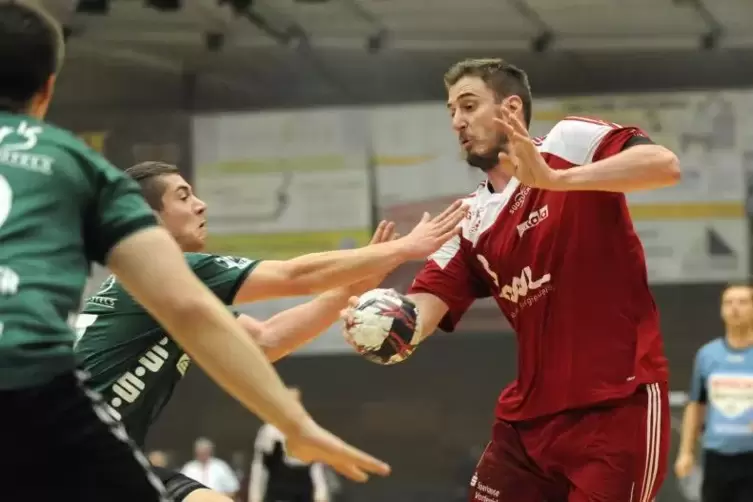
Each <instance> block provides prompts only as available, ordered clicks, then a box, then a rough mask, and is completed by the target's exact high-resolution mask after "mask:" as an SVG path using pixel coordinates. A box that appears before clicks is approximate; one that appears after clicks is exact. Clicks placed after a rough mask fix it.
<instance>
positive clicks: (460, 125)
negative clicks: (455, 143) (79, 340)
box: [452, 113, 468, 132]
mask: <svg viewBox="0 0 753 502" xmlns="http://www.w3.org/2000/svg"><path fill="white" fill-rule="evenodd" d="M467 126H468V123H467V122H466V120H465V119H464V118H463V116H462V115H461V114H460V113H456V114H455V115H453V116H452V128H453V129H454V130H455V132H463V131H464V130H465V128H466V127H467Z"/></svg>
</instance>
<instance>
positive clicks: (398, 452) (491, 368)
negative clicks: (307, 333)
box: [51, 51, 753, 502]
mask: <svg viewBox="0 0 753 502" xmlns="http://www.w3.org/2000/svg"><path fill="white" fill-rule="evenodd" d="M272 53H274V51H265V54H262V53H258V54H257V53H255V52H254V51H249V54H248V55H247V58H248V59H249V61H247V62H245V63H244V64H242V65H239V67H238V68H236V70H234V71H225V73H224V74H223V79H225V80H224V81H223V80H222V79H220V80H217V79H215V78H214V77H212V76H209V75H205V76H199V77H198V78H197V76H196V75H194V74H190V73H180V74H176V73H175V72H165V71H158V70H154V69H148V68H141V67H137V66H129V65H126V64H117V63H112V62H110V63H103V62H102V61H100V60H98V59H96V60H94V59H88V58H86V57H73V58H72V59H71V60H70V61H69V63H68V64H67V66H66V69H65V73H64V74H63V75H62V76H61V79H60V89H59V92H58V101H57V104H56V105H55V107H54V108H53V110H52V114H51V120H52V121H53V122H56V123H59V124H61V125H63V126H65V127H69V128H71V129H73V130H75V131H77V132H79V133H83V134H84V135H88V137H89V139H90V140H91V142H93V143H95V145H94V146H100V147H101V148H102V149H103V151H104V152H105V154H106V155H107V156H108V157H109V158H111V159H112V160H113V161H114V162H115V163H116V164H117V165H118V166H120V167H126V166H128V165H130V164H132V163H134V162H137V161H141V160H147V159H155V158H161V159H165V160H170V161H175V162H177V163H179V164H180V165H181V168H182V169H183V170H184V172H185V173H186V174H187V175H189V176H190V173H191V169H192V167H191V151H192V149H191V128H190V116H191V114H192V113H194V112H197V111H201V112H204V111H222V110H256V109H266V108H281V107H286V108H290V107H303V106H321V105H331V104H348V103H356V102H357V103H359V104H364V103H389V102H403V101H412V100H429V99H431V100H441V99H443V95H442V94H443V88H442V86H441V74H442V71H443V70H444V69H445V68H446V67H447V66H448V65H449V64H450V63H451V61H452V60H453V59H456V58H457V57H464V56H467V54H462V55H457V54H452V55H446V54H445V55H441V56H440V55H437V56H435V57H433V58H432V57H427V56H426V55H425V54H422V55H421V57H422V59H423V61H422V63H421V64H420V65H412V62H411V55H410V54H401V55H390V54H382V55H374V56H373V57H372V56H369V57H368V58H366V57H365V56H364V55H363V54H360V53H359V54H357V55H356V54H346V53H338V54H335V53H329V54H323V55H322V56H321V57H322V58H323V59H324V60H325V62H327V63H328V64H330V73H331V75H335V76H336V77H337V78H335V79H334V80H333V79H332V78H331V77H330V78H325V77H323V76H322V75H321V74H319V73H317V72H315V71H313V70H311V69H310V68H308V69H307V68H306V65H303V64H299V63H300V61H298V59H297V58H296V57H294V56H291V55H289V54H288V55H286V54H284V53H277V54H272ZM275 57H276V58H278V60H275ZM369 58H370V59H369ZM509 59H510V60H512V61H515V62H517V63H519V64H520V65H521V66H524V67H525V68H527V69H528V70H529V72H530V74H531V78H532V82H533V86H534V92H535V94H537V95H571V94H586V93H606V92H612V91H615V92H616V91H625V90H630V91H636V90H661V89H681V88H685V89H688V88H693V89H698V88H700V89H714V88H725V87H726V88H729V87H753V52H751V51H734V52H733V51H726V52H719V53H702V52H693V53H690V52H688V53H674V54H667V53H665V54H661V53H625V54H615V53H611V54H592V55H580V54H579V55H575V54H544V55H533V54H531V53H525V54H524V53H521V54H512V55H509ZM273 61H276V62H273ZM228 79H229V80H228ZM228 81H230V82H231V85H227V82H228ZM223 82H224V83H223ZM246 87H248V88H246ZM102 135H104V136H102ZM411 267H414V268H415V266H414V265H410V266H407V267H406V269H405V270H404V271H403V273H402V274H401V275H402V278H401V277H400V276H396V277H393V278H392V283H394V284H397V285H402V286H404V285H405V277H409V276H410V268H411ZM722 287H723V285H722V284H698V285H682V286H657V287H654V293H655V295H656V300H657V303H658V305H659V308H660V311H661V315H662V324H663V327H664V334H665V342H666V346H667V353H668V355H669V358H670V363H671V370H672V381H671V386H672V388H673V389H675V390H684V389H686V388H687V381H688V376H689V374H690V367H691V364H692V357H693V354H694V352H695V350H696V349H697V348H698V347H699V346H700V345H702V344H703V343H705V342H706V341H707V340H709V339H710V338H712V337H714V336H717V335H719V334H720V329H721V325H720V323H719V321H718V300H719V294H720V292H721V289H722ZM584 301H587V299H584ZM479 315H480V316H481V317H479V318H478V319H475V320H474V322H472V323H468V328H467V329H465V330H464V331H461V332H458V333H455V334H453V335H442V336H438V337H436V339H435V340H431V341H430V342H429V343H426V344H425V346H422V347H421V348H420V350H418V351H417V352H416V354H415V356H414V357H413V358H412V359H411V360H410V361H408V362H407V363H405V364H401V365H397V366H394V367H390V368H384V367H379V366H376V365H374V364H371V363H368V362H366V361H363V360H361V359H359V358H358V357H352V356H317V357H292V358H288V359H286V360H284V361H281V362H280V363H278V364H277V367H278V369H279V370H280V372H281V373H282V375H283V377H284V378H285V380H286V381H288V382H289V383H291V384H296V385H300V386H301V387H302V388H303V391H304V400H305V401H306V403H307V405H308V407H309V408H310V410H311V412H312V413H313V414H314V415H315V416H316V417H318V418H319V420H320V421H321V422H322V423H323V424H324V425H326V426H328V427H331V428H332V429H334V430H336V431H338V432H339V433H341V434H342V435H343V436H344V437H345V438H347V439H349V440H352V441H354V442H355V443H356V444H358V445H359V446H362V447H364V448H366V449H367V450H369V451H372V452H373V453H375V454H377V455H380V456H382V457H383V458H385V459H388V460H389V461H390V462H392V463H393V465H394V472H395V473H394V475H393V476H392V477H391V478H389V479H387V480H384V481H382V480H379V481H376V482H374V483H373V484H370V485H368V486H366V487H358V488H352V487H350V488H349V489H350V490H351V492H352V493H353V494H354V495H355V494H357V495H356V497H355V498H354V500H358V501H359V502H361V501H363V502H368V501H371V500H373V501H377V500H394V501H402V500H406V501H407V500H421V501H425V500H436V501H442V500H448V501H449V500H452V498H450V497H449V496H448V493H451V491H452V487H453V486H458V487H462V486H463V485H464V484H465V483H466V481H467V479H468V476H469V470H471V469H472V465H473V460H472V458H473V455H474V453H472V452H471V449H473V448H478V447H481V446H483V444H484V443H485V441H486V439H487V437H488V431H489V425H490V423H491V419H492V413H493V403H494V402H495V398H496V395H497V393H498V392H499V390H500V388H501V387H502V385H504V384H505V383H507V382H508V381H509V380H510V379H511V378H512V377H513V376H514V374H515V343H514V339H513V337H512V335H511V334H510V333H496V332H492V331H493V328H492V329H490V328H489V325H490V324H492V323H496V321H497V319H498V317H497V316H499V314H496V313H493V312H486V311H484V312H482V313H481V314H479ZM492 325H493V326H496V324H492ZM604 336H609V334H608V333H605V334H604ZM197 403H198V405H197ZM258 425H259V423H258V421H257V420H256V419H255V418H254V417H252V416H251V415H249V414H248V413H246V412H245V411H243V409H242V408H241V407H240V405H238V404H237V403H235V402H234V401H233V400H232V399H230V398H229V397H227V396H226V395H225V394H224V393H222V392H221V391H220V390H219V389H218V388H217V387H215V386H214V385H213V384H212V383H211V382H209V380H208V379H207V378H206V377H205V376H204V375H203V374H202V372H201V371H200V370H199V369H196V368H194V369H193V370H192V371H190V372H189V373H188V375H187V377H186V381H185V382H184V384H183V385H182V386H180V387H179V389H178V391H177V395H176V398H175V399H174V400H173V401H172V402H171V403H170V405H169V406H168V409H167V410H166V413H165V415H164V416H163V418H162V419H161V420H160V421H159V422H158V424H157V426H156V427H155V428H154V429H153V431H152V434H151V437H150V439H149V445H150V446H152V447H160V448H164V449H167V450H169V451H171V452H174V453H175V456H176V458H177V459H180V460H185V459H187V458H188V457H189V456H190V447H191V442H192V440H193V439H194V438H196V437H197V436H200V435H208V436H211V437H212V439H213V440H214V441H215V442H216V443H217V445H218V448H219V451H220V453H221V454H222V455H224V456H225V457H228V456H229V454H230V453H231V452H232V451H236V450H247V451H248V450H250V448H251V445H252V442H253V439H254V435H255V432H256V428H257V427H258ZM462 458H467V459H468V460H467V462H466V463H465V464H463V463H462V462H459V460H458V459H462ZM461 464H462V465H461ZM667 485H668V486H670V485H674V480H668V482H667ZM665 492H666V494H664V493H663V494H662V495H661V496H660V497H659V499H658V500H659V502H670V501H675V500H682V499H676V498H673V497H675V495H673V493H674V492H671V490H665ZM461 499H462V497H461V498H460V499H458V500H461Z"/></svg>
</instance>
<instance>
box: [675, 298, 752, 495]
mask: <svg viewBox="0 0 753 502" xmlns="http://www.w3.org/2000/svg"><path fill="white" fill-rule="evenodd" d="M721 315H722V320H723V321H724V327H725V333H724V337H721V338H717V339H715V340H712V341H711V342H709V343H707V344H706V345H704V346H703V347H701V349H700V350H699V351H698V353H697V354H696V358H695V364H694V367H693V376H692V381H691V385H690V388H691V390H690V400H689V403H688V405H687V408H686V409H685V414H684V416H683V424H682V434H681V439H680V448H679V452H678V456H677V461H676V463H675V472H676V474H677V476H678V477H679V478H684V477H686V476H688V475H689V474H690V473H691V471H692V469H693V466H694V465H695V462H696V445H697V443H698V439H699V436H700V433H701V431H702V430H703V437H701V445H702V448H703V486H702V488H701V493H702V500H703V502H753V288H751V287H750V286H747V285H738V284H736V285H731V286H728V287H727V288H726V289H725V290H724V293H723V294H722V305H721Z"/></svg>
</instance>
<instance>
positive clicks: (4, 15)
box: [0, 1, 65, 113]
mask: <svg viewBox="0 0 753 502" xmlns="http://www.w3.org/2000/svg"><path fill="white" fill-rule="evenodd" d="M64 53H65V42H64V41H63V30H62V29H61V28H60V24H59V23H58V22H57V21H55V19H54V18H53V17H52V16H51V15H50V14H49V13H48V12H46V11H45V10H44V9H42V8H41V7H39V6H37V5H35V4H32V3H25V2H19V1H11V2H10V3H0V110H5V111H9V112H13V113H19V112H23V111H25V110H26V108H27V107H28V106H29V103H30V102H31V100H32V98H33V97H34V96H35V95H36V94H37V93H38V92H39V91H41V90H42V89H43V88H44V86H45V84H46V83H47V81H48V80H49V78H50V77H51V76H52V75H55V74H56V73H58V72H59V71H60V68H61V66H62V64H63V57H64Z"/></svg>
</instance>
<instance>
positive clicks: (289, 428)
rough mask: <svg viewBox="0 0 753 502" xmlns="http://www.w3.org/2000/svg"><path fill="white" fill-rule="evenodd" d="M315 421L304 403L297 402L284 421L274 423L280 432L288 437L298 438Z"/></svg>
mask: <svg viewBox="0 0 753 502" xmlns="http://www.w3.org/2000/svg"><path fill="white" fill-rule="evenodd" d="M313 423H314V419H313V418H311V416H310V415H309V414H308V412H307V411H306V409H305V408H304V407H303V405H302V404H301V403H299V402H297V401H296V402H295V403H294V405H293V406H291V409H290V411H289V413H287V414H286V416H285V419H284V421H282V422H281V423H280V424H273V425H274V426H275V427H277V428H278V429H279V430H280V432H282V433H283V435H285V436H286V437H288V438H297V437H300V436H301V435H303V434H304V433H305V431H307V430H309V429H310V427H311V425H312V424H313Z"/></svg>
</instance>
